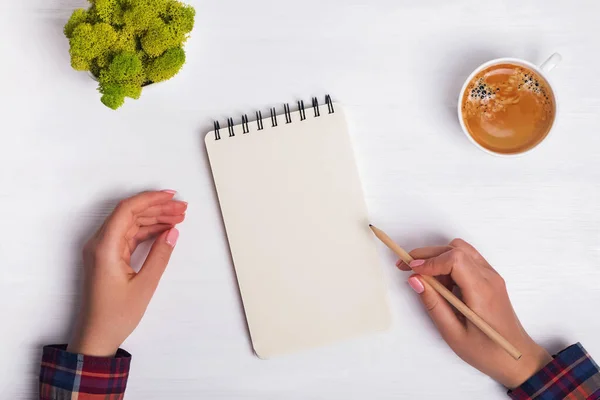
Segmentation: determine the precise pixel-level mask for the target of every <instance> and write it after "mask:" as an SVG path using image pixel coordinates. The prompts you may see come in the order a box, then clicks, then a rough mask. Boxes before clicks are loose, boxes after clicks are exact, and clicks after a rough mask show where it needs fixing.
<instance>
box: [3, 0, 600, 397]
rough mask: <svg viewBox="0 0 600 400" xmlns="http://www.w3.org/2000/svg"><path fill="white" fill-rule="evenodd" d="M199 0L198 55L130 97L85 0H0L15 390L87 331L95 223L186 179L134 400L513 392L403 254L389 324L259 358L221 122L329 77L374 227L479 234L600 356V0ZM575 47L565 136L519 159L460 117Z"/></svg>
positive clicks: (560, 342)
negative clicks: (135, 197) (480, 140)
mask: <svg viewBox="0 0 600 400" xmlns="http://www.w3.org/2000/svg"><path fill="white" fill-rule="evenodd" d="M190 3H192V4H193V5H194V6H195V7H196V9H197V22H196V28H195V30H194V32H193V37H192V38H191V39H190V41H189V43H188V45H187V47H186V50H187V54H188V62H187V64H186V66H185V68H184V70H183V71H182V72H181V74H180V75H179V76H177V77H176V78H175V79H173V80H172V81H170V82H168V83H165V84H162V85H160V86H157V87H155V88H152V89H151V90H147V91H146V92H145V93H144V94H143V96H142V98H141V99H140V100H138V101H130V100H128V101H127V102H126V104H125V106H124V107H123V108H122V109H120V110H119V111H117V112H114V111H111V110H109V109H107V108H105V107H104V106H102V105H101V103H100V101H99V95H98V93H97V92H96V90H95V84H94V83H93V82H91V81H90V79H89V78H88V77H87V76H86V75H85V74H84V73H77V72H75V71H73V70H71V68H70V65H69V55H68V43H67V41H66V39H65V38H64V37H63V35H62V26H63V25H64V23H65V21H66V20H67V18H68V16H69V15H70V13H71V11H72V10H73V9H74V8H76V7H81V6H85V5H86V3H85V2H84V1H83V0H30V1H13V0H1V1H0V34H1V37H2V40H1V41H0V77H1V78H0V83H1V84H0V115H1V120H0V216H1V219H0V257H1V258H0V318H1V319H0V321H1V322H0V343H1V344H0V349H1V351H0V354H1V357H0V393H1V395H0V397H2V398H6V399H33V398H35V397H36V390H37V387H36V385H37V376H36V375H37V372H38V368H39V366H38V362H39V356H40V351H41V346H42V345H43V344H48V343H56V342H65V341H66V340H67V337H68V331H69V330H70V326H71V324H72V321H73V316H74V310H75V306H76V304H77V301H78V298H79V296H80V290H79V283H80V281H81V261H80V249H81V245H82V243H83V242H84V240H85V239H86V237H87V236H88V235H89V234H90V233H91V232H92V231H93V230H95V228H96V227H97V226H98V224H99V223H100V222H101V220H102V219H103V218H104V217H105V216H106V215H107V214H108V213H109V211H110V210H111V208H112V206H113V205H114V204H115V202H116V201H117V200H118V199H119V198H121V197H124V196H127V195H130V194H132V193H135V192H137V191H140V190H144V189H149V188H152V189H154V188H156V189H167V188H170V189H177V190H178V191H179V193H180V196H181V198H183V199H185V200H187V201H189V203H190V207H189V212H188V217H187V220H186V222H185V223H184V224H183V225H182V226H181V239H180V242H179V244H178V247H177V249H176V251H175V254H174V256H173V259H172V262H171V265H170V266H169V269H168V270H167V273H166V274H165V276H164V278H163V281H162V283H161V285H160V288H159V290H158V292H157V294H156V296H155V297H154V299H153V301H152V303H151V305H150V308H149V310H148V312H147V315H146V316H145V318H144V320H143V322H142V323H141V325H140V326H139V328H138V329H137V330H136V331H135V333H134V334H133V335H132V336H131V337H130V338H129V339H128V340H127V342H126V343H125V344H124V347H125V348H127V349H128V350H130V351H131V352H132V353H133V354H134V361H133V368H132V370H131V377H130V380H129V385H128V390H127V396H126V398H127V399H128V400H134V399H143V400H155V399H228V400H229V399H231V400H233V399H257V400H258V399H261V400H264V399H277V400H280V399H298V400H300V399H301V400H309V399H357V400H358V399H440V398H443V399H503V398H505V395H504V391H503V390H502V388H501V387H500V386H499V385H497V384H496V383H494V382H492V381H491V380H490V379H488V378H486V377H484V376H483V375H481V374H480V373H478V372H477V371H475V370H473V369H471V367H469V366H468V365H466V364H463V363H462V362H461V361H460V360H459V359H458V358H457V357H456V356H454V354H453V353H452V352H451V351H450V350H449V349H448V348H447V347H446V345H445V343H444V342H443V341H442V340H441V338H440V336H439V334H438V333H437V332H436V331H435V330H434V328H433V325H432V324H431V322H430V321H429V320H428V318H427V316H426V315H425V314H424V312H423V310H422V309H421V305H420V304H419V303H418V299H417V298H416V297H415V295H414V293H413V292H412V291H411V290H410V289H409V288H408V286H407V285H406V278H407V275H405V274H403V273H400V272H399V271H397V270H395V268H394V267H393V261H394V260H393V258H392V257H391V256H390V255H389V254H388V252H386V251H385V250H384V249H383V248H381V264H382V268H385V271H386V273H387V278H388V286H389V293H390V300H391V304H392V308H393V314H394V318H395V324H394V327H393V329H392V330H391V331H389V332H387V333H385V334H381V335H379V336H371V337H365V338H363V339H359V340H355V341H350V342H345V343H340V344H339V345H336V346H332V347H328V348H323V349H319V350H315V351H311V352H307V353H303V354H298V355H293V356H289V357H284V358H280V359H275V360H272V361H260V360H259V359H257V358H256V357H255V356H253V354H252V352H251V347H250V344H249V341H248V337H247V333H246V328H245V322H244V317H243V313H242V309H241V305H240V299H239V296H238V290H237V285H236V282H235V278H234V274H233V270H232V264H231V261H230V257H229V253H228V247H227V244H226V241H225V239H224V232H223V227H222V222H221V217H220V214H219V208H218V205H217V201H216V198H215V193H214V190H213V184H212V178H211V176H210V172H209V168H208V164H207V158H206V153H205V149H204V145H203V140H202V139H203V136H204V133H205V132H206V131H208V130H209V128H210V127H211V125H212V121H213V119H220V120H221V121H223V120H224V119H225V117H227V116H230V115H233V116H235V117H236V118H238V119H239V116H240V115H241V113H243V112H252V111H254V110H256V109H262V110H265V111H266V110H267V109H268V107H270V106H273V105H278V106H279V107H280V108H281V104H282V103H283V102H285V101H289V102H293V101H295V100H297V99H305V100H307V99H310V97H311V96H313V95H323V94H325V93H330V94H331V95H332V96H333V97H334V99H335V100H336V101H339V102H341V103H343V104H345V106H346V107H347V111H348V114H349V118H350V126H351V135H352V139H353V142H354V145H355V149H356V157H357V162H358V165H359V169H360V172H361V176H362V180H363V184H364V189H365V192H366V198H367V202H368V205H369V208H370V212H371V214H372V219H373V221H376V223H377V224H378V225H380V226H381V227H382V228H384V229H386V230H387V231H388V232H389V233H390V234H393V236H394V237H395V239H397V240H398V241H399V242H400V243H402V244H403V245H405V246H406V247H409V248H411V247H414V246H421V245H431V244H441V243H445V242H447V241H448V240H450V239H451V238H453V237H455V236H462V237H464V238H465V239H467V240H470V241H471V242H472V243H474V244H475V245H476V246H477V247H478V248H479V249H480V250H481V251H482V253H483V254H484V255H486V256H487V257H488V258H489V260H490V261H491V262H492V263H493V265H494V266H495V267H496V268H497V269H498V270H499V272H500V273H501V274H502V275H504V277H505V278H506V280H507V281H508V283H509V290H510V294H511V297H512V300H513V302H514V305H515V308H516V309H517V312H518V314H519V316H520V318H521V319H522V321H523V323H524V325H525V326H526V328H527V329H528V331H529V333H530V334H531V335H532V336H533V337H534V338H536V339H537V340H539V342H540V343H542V344H543V345H545V346H547V347H548V348H549V349H550V350H551V351H556V350H559V349H560V348H562V347H564V346H566V345H567V344H570V343H573V342H576V341H581V342H582V343H583V344H584V345H585V346H586V347H587V349H588V350H589V351H590V352H591V353H592V354H595V355H596V357H597V358H600V340H599V337H600V318H598V315H599V314H598V313H599V311H598V305H599V304H600V286H599V283H600V134H598V129H599V126H600V80H599V79H598V70H597V65H598V63H599V62H600V56H599V53H598V45H597V44H598V41H597V38H598V37H600V24H599V23H598V17H597V16H598V12H600V3H598V2H597V1H595V0H588V1H585V0H572V1H569V2H565V1H561V0H552V1H550V0H530V1H522V0H504V1H494V2H492V1H486V2H484V1H481V0H479V1H476V0H473V1H467V0H460V1H446V0H425V1H418V2H417V1H408V0H400V1H398V0H369V1H367V0H354V1H344V0H326V1H323V0H321V1H317V0H306V1H303V2H297V1H269V0H255V1H242V0H238V1H233V0H220V1H217V0H207V1H199V0H198V1H190ZM554 51H559V52H561V53H562V55H563V56H564V61H563V63H562V64H561V65H560V66H559V67H558V68H557V69H556V70H554V71H553V72H552V79H553V83H554V84H555V86H556V87H555V89H556V92H557V95H558V98H559V101H560V103H561V106H562V113H561V115H560V116H559V120H558V123H557V127H556V130H555V132H554V134H553V136H552V137H551V138H550V139H549V140H548V141H547V142H546V143H545V144H544V145H543V147H541V148H540V149H538V151H535V152H533V153H532V154H531V155H529V156H526V157H523V158H518V159H510V160H506V159H499V158H495V157H491V156H488V155H486V154H484V153H483V152H480V151H479V150H477V149H476V148H475V147H473V146H472V145H471V144H469V142H468V141H467V140H466V138H465V137H464V136H462V133H461V131H460V128H459V126H458V123H457V119H456V116H455V103H456V100H457V97H458V91H459V88H460V86H461V84H462V83H463V80H464V79H465V77H466V76H467V75H468V73H469V72H470V71H471V70H472V69H473V68H475V67H476V66H477V65H479V64H480V63H481V62H483V61H486V60H488V59H491V58H495V57H499V56H514V57H522V58H525V59H528V60H530V61H532V62H536V63H540V62H542V61H543V60H544V59H545V57H546V56H548V55H549V54H551V53H552V52H554Z"/></svg>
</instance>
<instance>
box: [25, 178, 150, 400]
mask: <svg viewBox="0 0 600 400" xmlns="http://www.w3.org/2000/svg"><path fill="white" fill-rule="evenodd" d="M147 190H156V189H147ZM138 192H139V191H135V192H131V191H125V190H115V191H114V193H112V194H109V195H108V196H107V197H106V199H104V200H101V201H99V202H97V203H96V204H92V205H89V206H87V209H88V210H89V212H86V213H85V214H84V217H83V218H81V223H80V225H79V230H78V231H77V232H76V233H75V234H74V236H75V237H76V240H75V241H74V242H73V248H72V249H71V251H73V254H74V256H73V260H76V261H75V262H74V263H73V266H72V272H71V274H70V276H71V279H70V281H68V282H65V293H70V294H73V296H72V303H71V305H72V307H71V311H70V315H69V317H68V318H67V321H68V323H67V324H66V325H65V326H64V329H63V330H62V331H61V332H58V333H57V334H56V335H52V337H53V338H58V339H57V341H58V342H60V343H68V342H69V340H70V337H71V333H72V332H73V329H74V327H75V324H76V322H77V316H78V313H79V306H80V303H81V297H82V294H83V283H84V265H83V257H82V252H83V247H84V245H85V243H86V242H87V241H88V240H89V239H90V238H91V237H92V236H93V235H94V234H95V233H96V231H97V230H98V229H99V228H100V226H101V225H102V223H103V222H104V220H105V219H106V217H108V216H109V215H110V214H111V213H112V211H113V210H114V208H115V207H116V206H117V204H118V203H119V201H121V200H122V199H124V198H127V197H130V196H133V195H134V194H137V193H138ZM134 254H135V253H134ZM132 266H133V267H134V269H135V268H136V266H135V265H134V261H133V257H132ZM49 344H57V343H48V341H47V340H40V342H39V343H36V344H35V347H34V350H33V352H34V354H33V355H32V356H31V357H32V358H33V363H32V364H31V365H32V368H31V370H30V373H29V376H30V377H31V384H32V390H31V393H32V395H31V398H32V399H33V400H36V399H38V398H39V397H38V396H39V395H38V385H39V372H40V360H41V355H42V348H43V347H44V346H45V345H49Z"/></svg>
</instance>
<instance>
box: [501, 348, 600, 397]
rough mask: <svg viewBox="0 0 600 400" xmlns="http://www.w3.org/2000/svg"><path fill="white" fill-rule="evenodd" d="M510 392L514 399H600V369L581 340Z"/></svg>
mask: <svg viewBox="0 0 600 400" xmlns="http://www.w3.org/2000/svg"><path fill="white" fill-rule="evenodd" d="M508 395H509V396H510V397H511V398H512V399H514V400H563V399H566V400H599V399H600V369H599V368H598V365H597V364H596V363H595V362H594V360H592V358H591V357H590V356H589V354H588V353H587V352H586V351H585V349H584V348H583V346H581V344H579V343H577V344H574V345H572V346H570V347H567V348H566V349H565V350H563V351H561V352H560V353H558V354H557V355H556V356H554V360H552V362H550V363H549V364H548V365H546V366H545V367H544V368H543V369H542V370H541V371H539V372H538V373H537V374H535V375H533V376H532V377H531V378H529V379H528V380H527V381H526V382H525V383H523V384H522V385H521V386H520V387H518V388H517V389H515V390H512V391H509V392H508Z"/></svg>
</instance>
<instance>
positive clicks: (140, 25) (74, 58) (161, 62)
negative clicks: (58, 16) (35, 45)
mask: <svg viewBox="0 0 600 400" xmlns="http://www.w3.org/2000/svg"><path fill="white" fill-rule="evenodd" d="M89 1H90V3H91V7H90V8H89V9H88V10H83V9H79V10H75V11H74V12H73V14H72V15H71V18H70V19H69V21H68V22H67V23H66V25H65V28H64V32H65V36H66V37H67V38H68V39H69V43H70V46H71V47H70V54H71V65H72V67H73V68H74V69H76V70H80V71H91V72H92V73H93V74H94V76H97V77H98V80H99V91H100V92H101V93H102V98H101V100H102V103H104V104H105V105H106V106H108V107H110V108H113V109H116V108H118V107H120V106H121V105H122V104H123V102H124V100H125V97H131V98H134V99H137V98H139V97H140V95H141V92H142V87H143V85H145V84H149V83H152V82H160V81H164V80H167V79H169V78H171V77H173V76H174V75H175V74H177V72H179V70H180V69H181V67H182V66H183V64H184V63H185V52H184V51H183V49H182V44H183V43H184V42H185V41H186V39H187V37H188V35H189V33H190V32H191V30H192V29H193V27H194V18H195V10H194V9H193V8H192V7H190V6H187V5H184V4H183V3H181V2H179V1H177V0H89Z"/></svg>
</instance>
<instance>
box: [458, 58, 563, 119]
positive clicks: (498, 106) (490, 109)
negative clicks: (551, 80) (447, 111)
mask: <svg viewBox="0 0 600 400" xmlns="http://www.w3.org/2000/svg"><path fill="white" fill-rule="evenodd" d="M491 68H493V67H491ZM511 68H512V70H513V74H512V75H511V76H510V78H509V79H508V81H507V82H500V83H488V82H487V79H486V76H487V74H488V72H489V70H490V68H488V69H485V70H483V71H481V72H480V73H479V74H477V75H476V76H475V77H474V78H473V79H472V80H471V83H470V84H469V85H468V86H467V89H466V91H465V96H466V95H467V94H468V97H467V98H466V99H465V100H466V101H464V102H463V107H462V108H463V113H465V114H466V116H468V115H474V114H483V115H484V116H486V117H488V118H491V117H493V114H495V113H497V112H501V111H504V110H505V108H506V106H507V105H510V104H515V103H518V102H519V99H520V96H521V94H523V92H528V93H530V94H534V95H535V96H536V98H538V100H539V101H540V102H541V103H542V104H544V109H545V111H546V113H547V114H551V113H552V111H553V107H554V105H553V100H552V97H551V94H550V91H549V90H548V87H547V84H546V82H545V81H544V80H543V78H541V77H540V76H539V75H537V74H535V73H533V72H532V71H530V70H528V69H525V68H522V67H519V66H515V65H511Z"/></svg>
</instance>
